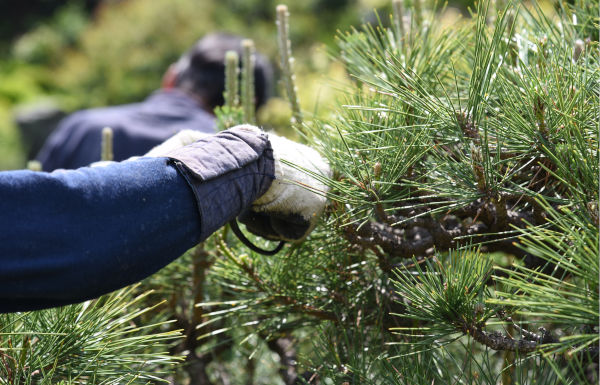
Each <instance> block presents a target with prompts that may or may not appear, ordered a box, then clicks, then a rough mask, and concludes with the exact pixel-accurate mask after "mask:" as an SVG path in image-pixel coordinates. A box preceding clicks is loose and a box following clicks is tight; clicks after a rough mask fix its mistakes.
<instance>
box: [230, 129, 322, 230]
mask: <svg viewBox="0 0 600 385" xmlns="http://www.w3.org/2000/svg"><path fill="white" fill-rule="evenodd" d="M249 127H251V126H249ZM255 129H256V128H255ZM268 138H269V142H270V143H271V147H272V148H273V157H274V160H275V180H274V181H273V183H272V184H271V186H270V187H269V189H268V190H267V192H266V193H265V194H263V195H262V196H261V197H259V198H258V199H257V200H256V201H254V203H253V204H252V206H251V207H250V208H249V209H248V210H246V211H245V212H243V213H242V214H241V215H240V216H239V220H240V222H242V223H244V224H245V225H246V228H247V229H248V230H249V231H250V232H252V233H254V234H256V235H260V236H262V237H265V238H267V239H271V240H285V241H291V242H297V241H301V240H303V239H304V238H305V237H306V236H307V235H308V234H309V233H310V232H311V231H312V230H313V229H314V227H315V225H316V223H317V220H318V218H319V216H320V215H321V213H322V212H323V209H324V208H325V204H326V202H327V198H326V194H327V192H328V191H329V188H328V186H327V185H326V184H325V183H323V182H322V178H323V177H327V178H329V177H331V170H330V168H329V165H328V164H327V162H326V161H325V160H324V159H323V158H322V157H321V156H320V155H319V153H318V152H317V151H315V150H314V149H312V148H310V147H308V146H305V145H302V144H299V143H296V142H293V141H291V140H289V139H286V138H283V137H280V136H277V135H275V134H271V133H269V134H268Z"/></svg>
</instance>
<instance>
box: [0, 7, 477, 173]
mask: <svg viewBox="0 0 600 385" xmlns="http://www.w3.org/2000/svg"><path fill="white" fill-rule="evenodd" d="M279 3H284V4H285V3H289V4H287V5H288V7H289V10H290V13H291V18H292V19H291V20H292V23H291V30H290V37H291V41H292V44H293V46H294V53H295V57H296V59H297V67H296V70H297V74H298V85H299V88H300V90H299V91H300V95H299V96H300V101H301V103H302V106H303V108H304V109H305V110H306V111H307V112H308V113H316V114H324V113H325V112H326V111H327V106H328V105H329V103H330V102H332V101H333V98H334V90H335V89H336V87H335V84H336V82H343V81H344V74H343V71H342V70H341V67H340V66H337V65H336V64H335V63H331V62H330V60H329V57H328V55H327V49H325V48H324V47H327V46H331V43H332V41H333V39H334V37H335V34H336V31H337V30H345V29H347V28H348V27H349V26H350V25H358V24H360V23H361V22H364V21H369V20H374V12H373V11H374V10H380V11H386V12H385V14H387V13H388V12H387V11H388V10H389V7H390V3H391V2H390V1H387V0H304V1H280V0H220V1H213V0H152V1H148V0H68V1H53V0H32V1H27V2H2V3H0V12H1V14H2V15H3V18H4V20H3V22H2V23H0V169H2V170H5V169H17V168H23V167H24V166H25V164H26V162H27V160H28V159H30V158H32V157H33V156H34V155H35V150H36V148H37V147H38V146H39V145H40V143H39V141H40V140H41V139H39V138H38V139H37V141H38V143H36V139H35V138H34V137H33V136H32V135H31V133H30V132H29V131H28V130H31V124H28V123H31V122H32V121H34V122H37V121H43V122H45V123H44V124H45V125H46V126H50V127H51V126H52V125H54V124H55V123H56V122H57V121H58V120H59V119H60V118H61V117H62V116H63V115H64V114H65V113H69V112H72V111H74V110H77V109H81V108H87V107H94V106H103V105H113V104H120V103H129V102H135V101H140V100H142V99H144V98H145V97H146V96H147V95H148V94H149V93H151V92H152V91H153V90H155V89H157V88H158V87H159V85H160V81H161V77H162V75H163V73H164V71H165V69H166V68H167V67H168V65H169V64H170V63H172V62H173V61H174V60H176V59H177V57H178V56H179V55H180V54H181V53H182V52H184V51H185V50H186V49H187V48H188V47H189V46H190V45H191V44H193V42H194V41H196V40H197V39H199V38H200V37H202V36H203V35H204V34H206V33H208V32H211V31H227V32H233V33H237V34H240V35H243V36H245V37H248V38H252V39H254V40H255V42H256V45H257V47H258V48H259V50H260V51H261V52H263V53H265V54H266V55H267V56H269V57H270V58H271V60H272V61H273V63H274V64H275V63H276V61H277V58H276V40H275V23H274V20H275V8H276V5H277V4H279ZM453 5H454V6H455V7H456V8H451V12H450V13H455V14H456V13H460V12H465V10H466V9H467V6H468V5H469V2H468V1H459V2H454V3H453ZM459 10H460V11H459ZM275 67H276V65H275ZM324 79H327V81H323V80H324ZM274 93H275V96H277V95H279V94H281V92H279V91H278V90H274ZM258 117H259V120H260V122H261V123H262V124H264V125H266V126H271V127H274V128H277V127H283V126H286V123H287V122H288V121H289V110H288V108H287V104H286V103H285V102H284V101H283V100H282V99H281V98H277V97H276V98H274V99H273V100H272V101H271V102H270V103H269V104H268V105H267V106H266V107H265V108H264V109H263V110H262V111H260V112H259V115H258ZM36 129H37V128H36ZM46 129H48V127H46Z"/></svg>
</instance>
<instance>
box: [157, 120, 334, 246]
mask: <svg viewBox="0 0 600 385" xmlns="http://www.w3.org/2000/svg"><path fill="white" fill-rule="evenodd" d="M230 130H234V131H235V130H244V131H249V132H255V133H256V134H257V135H258V134H264V133H263V131H262V130H261V129H259V128H258V127H255V126H251V125H247V124H246V125H239V126H236V127H232V128H231V129H230ZM207 136H210V134H206V133H203V132H199V131H193V130H184V131H180V132H179V133H177V134H175V135H174V136H172V137H171V138H169V139H168V140H166V141H165V142H163V143H162V144H160V145H158V146H156V147H155V148H153V149H152V150H150V151H149V152H148V153H147V154H146V155H145V156H152V157H161V156H164V157H170V156H172V155H173V154H174V152H177V150H179V149H181V148H183V147H184V146H187V145H189V144H192V143H194V142H196V141H198V140H200V139H203V138H206V137H207ZM268 140H269V142H270V144H271V148H272V149H273V158H274V163H275V179H274V180H273V182H272V183H271V186H270V187H269V188H268V190H267V191H266V192H265V193H264V194H263V195H262V196H260V197H259V198H258V199H256V200H255V201H254V202H253V203H252V205H251V207H249V208H248V209H247V210H245V211H244V212H242V213H241V214H240V216H239V217H238V219H239V221H240V222H242V223H244V224H245V225H246V227H247V229H248V230H249V231H250V232H252V233H254V234H256V235H259V236H262V237H264V238H267V239H270V240H285V241H291V242H297V241H301V240H303V239H304V238H305V237H306V236H307V235H308V234H309V233H310V232H311V231H312V230H313V228H314V227H315V225H316V222H317V220H318V218H319V215H320V214H321V213H322V212H323V209H324V208H325V204H326V202H327V199H326V194H327V192H328V191H329V188H328V187H327V185H325V184H324V183H323V182H322V181H321V180H319V177H330V176H331V170H330V168H329V165H328V164H327V162H326V161H325V160H324V159H323V158H322V157H321V156H320V155H319V153H318V152H317V151H315V150H314V149H312V148H310V147H308V146H305V145H302V144H299V143H296V142H293V141H291V140H288V139H286V138H283V137H280V136H277V135H275V134H271V133H269V134H268ZM288 162H289V163H288ZM290 163H291V164H290ZM315 176H317V177H316V178H315Z"/></svg>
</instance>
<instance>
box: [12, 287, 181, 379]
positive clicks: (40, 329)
mask: <svg viewBox="0 0 600 385" xmlns="http://www.w3.org/2000/svg"><path fill="white" fill-rule="evenodd" d="M136 289H137V287H136V286H133V287H130V288H127V289H123V290H121V291H118V292H115V293H113V294H111V295H108V296H105V297H103V298H101V299H99V300H94V301H88V302H85V303H82V304H78V305H72V306H65V307H61V308H54V309H48V310H42V311H36V312H28V313H15V314H2V315H1V316H0V384H7V385H8V384H11V385H13V384H15V385H16V384H57V383H61V384H123V383H128V384H138V383H139V384H145V383H148V381H150V380H160V379H161V378H164V377H165V376H166V374H167V373H169V372H171V371H173V370H174V368H175V365H176V363H177V362H178V359H177V358H176V357H174V356H172V355H169V354H168V351H167V347H168V346H169V345H170V344H172V343H173V342H174V341H176V340H177V339H179V338H181V334H180V333H178V332H175V331H169V330H168V323H167V321H165V320H162V321H159V320H155V322H148V323H145V324H143V325H142V324H140V323H139V322H138V320H139V318H140V316H142V315H144V314H146V313H149V312H151V311H152V309H151V308H146V307H144V306H141V302H142V301H143V300H144V297H145V296H146V295H148V294H149V293H146V294H143V295H140V296H136V295H134V294H133V293H134V291H135V290H136ZM161 328H163V329H164V331H162V332H160V331H157V329H161Z"/></svg>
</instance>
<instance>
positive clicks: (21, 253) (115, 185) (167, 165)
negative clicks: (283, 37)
mask: <svg viewBox="0 0 600 385" xmlns="http://www.w3.org/2000/svg"><path fill="white" fill-rule="evenodd" d="M169 156H171V154H170V155H169ZM273 178H274V161H273V153H272V149H271V146H270V143H269V141H268V139H267V136H266V135H265V134H257V133H255V132H247V131H243V130H236V129H232V130H228V131H223V132H221V133H219V134H217V135H211V136H209V137H207V138H206V139H203V140H201V141H199V142H196V143H195V144H193V145H191V146H187V147H184V148H183V149H182V150H181V151H175V153H173V154H172V157H170V158H141V159H138V160H131V161H125V162H121V163H117V162H113V163H110V164H109V165H108V166H105V167H94V168H89V167H83V168H80V169H77V170H60V171H55V172H52V173H46V172H33V171H6V172H0V213H1V214H0V218H1V219H0V282H1V283H2V284H1V285H0V312H11V311H25V310H35V309H41V308H45V307H51V306H59V305H64V304H69V303H74V302H80V301H84V300H87V299H90V298H94V297H97V296H99V295H102V294H105V293H108V292H110V291H113V290H115V289H118V288H121V287H124V286H126V285H129V284H131V283H134V282H137V281H139V280H141V279H143V278H145V277H147V276H149V275H151V274H153V273H155V272H156V271H158V270H159V269H161V268H162V267H163V266H165V265H167V264H168V263H169V262H171V261H173V260H174V259H176V258H177V257H179V256H180V255H181V254H183V253H184V252H185V251H186V250H187V249H189V248H191V247H192V246H194V245H195V244H196V243H198V242H200V241H202V240H204V239H206V238H207V237H208V236H209V235H210V234H212V233H213V232H214V231H215V230H217V229H218V228H220V227H221V226H223V225H224V224H225V223H227V222H229V221H230V220H232V219H233V218H235V217H236V216H237V215H239V214H240V212H241V211H242V210H244V209H245V208H247V207H249V206H250V205H251V203H252V202H254V201H255V200H256V199H257V198H258V197H259V196H260V195H262V194H263V193H265V192H266V190H267V189H268V188H269V186H270V185H271V181H272V179H273Z"/></svg>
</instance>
